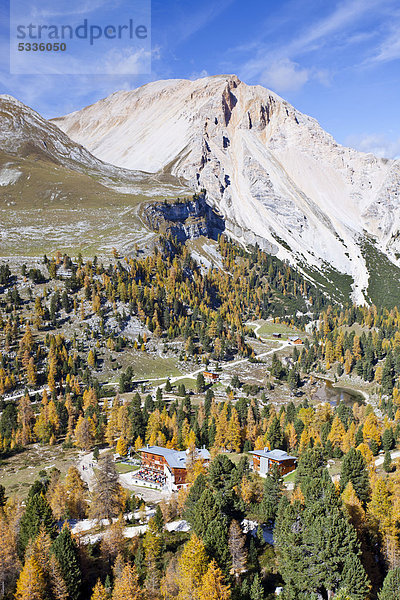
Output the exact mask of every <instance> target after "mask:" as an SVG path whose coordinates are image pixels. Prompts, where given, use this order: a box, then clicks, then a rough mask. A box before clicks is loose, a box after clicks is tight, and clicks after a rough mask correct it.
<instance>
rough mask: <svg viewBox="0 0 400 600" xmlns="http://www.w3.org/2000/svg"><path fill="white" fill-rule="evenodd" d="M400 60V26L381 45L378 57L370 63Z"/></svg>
mask: <svg viewBox="0 0 400 600" xmlns="http://www.w3.org/2000/svg"><path fill="white" fill-rule="evenodd" d="M399 58H400V24H399V25H398V26H397V28H396V29H395V30H394V31H392V32H391V33H390V35H389V36H388V37H387V38H386V39H385V40H384V41H383V42H382V43H381V45H380V47H379V48H378V51H377V53H376V55H375V56H374V57H373V58H372V59H371V60H370V61H369V62H371V63H382V62H389V61H391V60H397V59H399Z"/></svg>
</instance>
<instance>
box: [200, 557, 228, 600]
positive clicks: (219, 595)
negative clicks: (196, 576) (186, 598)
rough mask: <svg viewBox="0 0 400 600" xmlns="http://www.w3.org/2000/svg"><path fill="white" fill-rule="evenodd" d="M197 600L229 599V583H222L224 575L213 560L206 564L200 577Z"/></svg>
mask: <svg viewBox="0 0 400 600" xmlns="http://www.w3.org/2000/svg"><path fill="white" fill-rule="evenodd" d="M198 598H199V600H230V599H231V592H230V588H229V585H226V584H225V583H224V576H223V574H222V571H221V569H220V568H219V567H218V565H217V563H216V562H215V560H212V561H211V562H210V564H209V566H208V569H207V572H206V574H205V575H204V576H203V578H202V582H201V586H200V588H199V591H198Z"/></svg>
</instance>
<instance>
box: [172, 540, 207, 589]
mask: <svg viewBox="0 0 400 600" xmlns="http://www.w3.org/2000/svg"><path fill="white" fill-rule="evenodd" d="M207 565H208V557H207V553H206V551H205V548H204V544H203V542H202V541H201V539H200V538H198V537H197V535H196V534H193V535H192V536H191V538H190V540H189V541H188V542H187V543H186V544H185V547H184V549H183V552H182V555H181V557H180V559H179V561H178V579H177V585H178V588H179V592H178V600H199V588H200V587H201V583H202V580H203V577H204V575H205V574H206V572H207Z"/></svg>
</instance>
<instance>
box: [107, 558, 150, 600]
mask: <svg viewBox="0 0 400 600" xmlns="http://www.w3.org/2000/svg"><path fill="white" fill-rule="evenodd" d="M142 598H143V594H142V591H141V589H140V586H139V579H138V576H137V572H136V569H135V567H134V566H133V565H130V564H127V565H125V567H124V568H123V570H122V573H121V574H120V576H119V577H117V578H116V580H115V584H114V589H113V593H112V600H141V599H142Z"/></svg>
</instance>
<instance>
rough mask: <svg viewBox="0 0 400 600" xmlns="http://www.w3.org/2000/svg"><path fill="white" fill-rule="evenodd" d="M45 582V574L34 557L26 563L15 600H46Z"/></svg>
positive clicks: (19, 579) (18, 583)
mask: <svg viewBox="0 0 400 600" xmlns="http://www.w3.org/2000/svg"><path fill="white" fill-rule="evenodd" d="M44 591H45V581H44V576H43V573H42V571H41V569H40V566H39V565H38V563H37V561H36V560H35V559H34V557H33V556H31V557H30V558H28V559H27V560H26V561H25V564H24V568H23V569H22V571H21V574H20V576H19V578H18V581H17V591H16V592H15V600H44Z"/></svg>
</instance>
